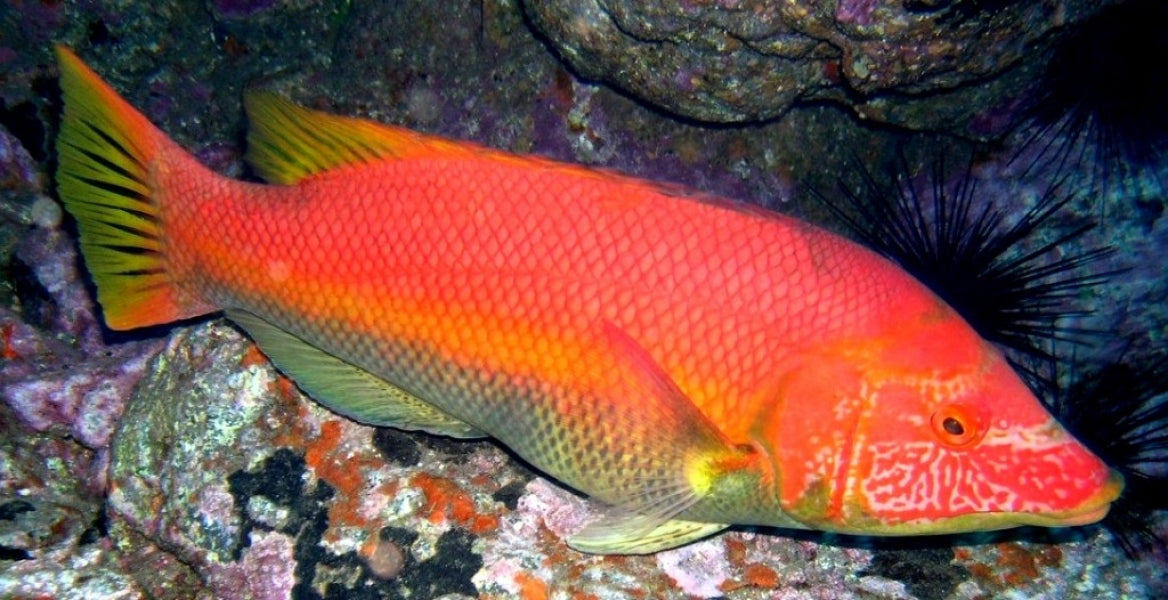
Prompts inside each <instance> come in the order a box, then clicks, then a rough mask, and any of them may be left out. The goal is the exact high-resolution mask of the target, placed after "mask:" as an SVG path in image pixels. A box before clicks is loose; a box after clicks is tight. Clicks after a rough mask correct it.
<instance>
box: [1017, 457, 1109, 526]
mask: <svg viewBox="0 0 1168 600" xmlns="http://www.w3.org/2000/svg"><path fill="white" fill-rule="evenodd" d="M1123 486H1124V481H1123V475H1121V474H1120V473H1119V472H1118V471H1115V470H1114V469H1113V470H1111V471H1110V472H1109V473H1108V475H1107V480H1106V481H1104V483H1103V485H1102V486H1100V488H1099V490H1098V491H1097V492H1095V493H1094V494H1092V495H1091V496H1090V497H1089V498H1087V499H1086V500H1085V501H1083V502H1082V503H1080V504H1079V505H1078V506H1076V507H1074V508H1072V509H1069V510H1063V511H1056V512H1048V513H1041V514H1039V513H1018V514H1015V515H1012V516H1013V520H1015V521H1016V524H1017V525H1036V526H1039V527H1074V526H1077V525H1090V524H1091V523H1096V522H1098V521H1100V520H1102V519H1103V517H1106V516H1107V512H1108V511H1109V510H1110V509H1111V503H1112V502H1115V500H1116V499H1117V498H1119V495H1120V493H1122V492H1123Z"/></svg>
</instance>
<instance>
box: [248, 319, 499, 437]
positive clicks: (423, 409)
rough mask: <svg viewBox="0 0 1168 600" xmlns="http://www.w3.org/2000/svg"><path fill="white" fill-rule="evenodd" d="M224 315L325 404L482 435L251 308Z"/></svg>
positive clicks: (360, 417) (354, 415) (370, 417)
mask: <svg viewBox="0 0 1168 600" xmlns="http://www.w3.org/2000/svg"><path fill="white" fill-rule="evenodd" d="M227 317H228V318H229V319H231V320H232V321H234V322H235V323H237V324H238V325H239V326H240V327H242V328H243V329H244V331H246V332H247V334H248V335H249V336H250V337H251V338H252V339H253V340H255V342H256V344H257V345H259V347H260V350H263V352H264V354H266V355H267V356H268V358H269V359H271V361H272V363H274V364H275V365H276V367H277V368H279V369H280V370H281V371H283V372H284V373H285V374H287V375H288V376H289V377H291V378H292V380H293V381H295V382H296V385H298V386H300V388H301V389H303V390H304V391H305V392H306V393H308V395H309V396H312V398H313V399H314V400H316V401H317V402H320V403H321V404H323V405H324V406H326V407H328V408H329V409H330V410H333V411H336V412H338V413H340V414H342V415H345V416H346V417H349V418H351V419H354V420H357V421H361V422H362V423H368V424H370V425H377V426H385V427H395V428H397V429H405V430H411V431H414V430H421V431H426V432H429V433H434V434H438V435H446V436H450V437H455V438H478V437H486V436H485V435H484V434H483V433H482V432H480V431H478V430H477V429H475V428H474V427H471V426H470V425H468V424H466V423H464V422H462V421H460V420H458V419H456V418H454V417H452V416H450V415H448V414H446V413H445V412H443V411H441V410H439V409H437V408H435V407H434V406H433V405H432V404H430V403H428V402H426V401H424V400H421V399H419V398H417V397H415V396H413V395H412V394H410V393H409V392H408V391H406V390H404V389H402V388H400V387H398V386H396V385H394V384H392V383H390V382H388V381H386V380H384V379H382V378H380V377H377V376H376V375H374V374H372V373H370V372H369V371H366V370H364V369H361V368H360V367H357V366H355V365H353V364H350V363H348V362H346V361H344V360H341V359H339V358H337V357H335V356H333V355H331V354H329V353H327V352H325V351H323V350H321V349H319V348H317V347H316V346H313V345H312V344H309V343H308V342H306V341H304V340H302V339H300V338H299V337H296V336H295V335H292V334H290V333H288V332H287V331H284V330H283V329H280V328H279V327H277V326H275V325H273V324H271V323H269V322H268V321H266V320H264V319H263V318H261V317H258V316H256V315H255V314H252V313H250V312H246V311H240V310H229V311H227Z"/></svg>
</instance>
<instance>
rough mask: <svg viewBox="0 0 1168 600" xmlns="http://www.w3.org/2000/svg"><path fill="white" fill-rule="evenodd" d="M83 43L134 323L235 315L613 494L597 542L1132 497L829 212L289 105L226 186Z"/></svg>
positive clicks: (464, 429)
mask: <svg viewBox="0 0 1168 600" xmlns="http://www.w3.org/2000/svg"><path fill="white" fill-rule="evenodd" d="M58 56H59V60H60V66H61V88H62V90H63V93H64V102H65V110H64V116H63V119H62V125H61V133H60V137H59V139H58V142H57V148H58V153H59V163H60V166H59V170H58V172H57V182H58V189H59V191H60V195H61V198H62V200H63V201H64V203H65V206H66V208H67V209H68V210H69V212H70V213H72V215H73V216H74V217H75V218H76V220H77V225H78V230H79V232H80V245H81V250H82V253H83V255H84V257H85V262H86V264H87V266H88V269H89V271H90V273H91V274H92V276H93V280H94V282H95V284H96V287H97V292H98V299H99V301H100V303H101V306H102V309H103V313H104V317H105V320H106V323H107V324H108V325H109V326H110V327H112V328H114V329H130V328H135V327H142V326H146V325H156V324H162V323H168V322H171V321H175V320H178V319H184V318H190V317H195V316H199V315H205V314H209V313H214V312H218V311H223V312H224V313H225V314H226V316H227V317H228V318H229V319H231V320H232V321H234V322H235V323H236V324H238V325H239V326H240V327H242V328H243V329H244V330H245V331H246V332H247V333H248V334H249V335H250V336H251V337H252V338H253V339H254V340H255V341H256V342H257V343H258V344H259V346H260V348H261V349H262V350H263V351H264V352H265V353H266V354H267V355H268V356H269V357H270V358H271V360H272V362H273V363H274V364H275V365H276V366H277V367H278V368H279V369H281V370H282V371H284V372H285V373H286V374H287V375H289V376H290V377H291V378H292V379H293V380H295V381H296V382H297V383H298V384H299V385H300V386H301V387H302V388H303V389H304V390H305V391H306V392H307V393H308V394H309V395H310V396H312V397H313V398H315V399H316V400H318V401H319V402H321V403H322V404H324V405H325V406H328V407H329V408H331V409H333V410H335V411H337V412H339V413H341V414H344V415H347V416H349V417H352V418H354V419H356V420H359V421H363V422H366V423H370V424H374V425H381V426H390V427H397V428H401V429H409V430H424V431H428V432H431V433H435V434H441V435H448V436H453V437H462V438H470V437H485V436H490V437H494V438H497V439H499V440H500V441H501V442H502V443H504V444H506V445H507V446H508V447H509V448H511V449H512V450H514V451H515V452H516V453H517V454H518V455H520V456H522V457H523V458H524V459H526V460H528V461H529V462H530V463H531V464H532V465H534V466H535V467H537V468H539V469H541V470H543V471H544V472H546V473H547V474H549V475H551V476H552V477H555V478H556V479H558V480H559V481H560V482H562V483H564V484H566V485H568V486H571V487H573V488H575V489H577V490H580V491H582V492H584V493H586V494H588V495H589V496H592V497H594V498H597V499H599V500H600V501H603V502H605V503H607V504H609V505H612V507H613V511H612V513H611V514H610V515H609V516H607V517H605V518H603V519H601V520H599V521H598V522H596V523H594V524H591V525H589V526H588V527H586V528H585V529H584V530H583V531H582V532H580V533H579V534H577V535H575V536H574V537H573V538H571V539H570V540H569V544H571V545H572V546H573V547H576V548H578V549H581V550H585V551H590V552H611V553H636V552H652V551H656V550H660V549H663V548H669V547H673V546H677V545H680V544H684V543H687V542H689V541H692V540H695V539H698V538H700V537H703V536H706V535H710V534H712V533H714V532H717V531H719V530H721V529H723V528H725V527H728V526H730V525H732V524H751V525H770V526H778V527H789V528H809V529H818V530H826V531H836V532H843V533H857V534H874V535H913V534H928V533H944V532H962V531H974V530H987V529H997V528H1003V527H1012V526H1016V525H1027V524H1030V525H1046V526H1065V525H1078V524H1085V523H1091V522H1094V521H1097V520H1099V519H1100V518H1102V517H1103V516H1104V514H1105V513H1106V512H1107V510H1108V507H1109V505H1110V503H1111V502H1112V501H1113V500H1114V499H1115V498H1116V497H1117V496H1118V494H1119V492H1120V489H1121V488H1122V479H1121V478H1120V477H1119V476H1118V475H1117V474H1115V473H1114V472H1112V471H1111V470H1110V469H1108V467H1107V466H1106V465H1104V464H1103V463H1102V462H1101V461H1100V460H1099V459H1098V458H1096V457H1095V456H1094V455H1092V454H1091V453H1090V452H1089V451H1088V450H1087V449H1085V448H1084V447H1083V446H1082V445H1080V444H1079V443H1078V442H1077V441H1076V440H1075V439H1073V438H1072V437H1071V436H1070V435H1069V434H1068V433H1067V432H1066V431H1065V430H1064V429H1063V428H1062V427H1060V426H1059V424H1058V423H1057V422H1056V421H1055V420H1054V419H1052V417H1051V416H1050V415H1049V414H1048V413H1047V412H1046V411H1045V410H1044V409H1043V408H1042V406H1041V405H1040V403H1039V402H1038V401H1037V400H1036V399H1035V397H1034V396H1033V395H1032V394H1031V392H1030V391H1029V390H1028V389H1027V387H1026V386H1025V385H1024V384H1023V383H1022V382H1021V381H1020V380H1019V378H1018V377H1017V375H1015V373H1014V372H1012V371H1011V369H1010V368H1009V366H1008V365H1007V363H1006V361H1005V360H1004V359H1003V357H1002V355H1001V354H1000V353H999V352H998V351H997V350H996V349H994V348H993V347H992V346H990V345H989V344H988V343H986V342H985V341H983V340H982V339H980V338H979V337H978V336H977V335H976V334H975V333H974V332H973V331H972V330H971V328H970V327H969V326H968V325H967V324H966V323H965V322H964V321H963V320H962V319H961V318H960V317H959V316H958V315H957V314H955V313H954V312H953V310H951V309H950V308H949V307H948V306H947V305H945V303H944V302H942V301H941V300H939V299H938V298H937V297H936V296H935V295H933V294H932V293H931V292H930V291H929V290H928V289H927V288H926V287H925V286H923V285H921V284H920V283H918V282H917V281H915V280H914V279H912V278H911V277H910V276H909V275H907V274H906V273H904V272H903V271H902V270H901V269H899V268H898V267H896V266H894V265H893V264H892V263H890V262H888V261H887V260H885V259H883V258H881V257H880V256H878V255H876V254H875V253H873V252H871V251H869V250H867V249H865V248H863V247H861V246H859V245H857V244H855V243H853V242H850V241H848V240H846V239H844V238H842V237H839V236H837V235H834V234H832V233H830V232H827V231H824V230H822V229H819V228H817V227H815V226H812V225H810V224H807V223H804V222H801V221H798V220H795V219H792V218H788V217H784V216H782V215H779V214H774V213H770V212H766V211H763V210H761V209H758V208H754V207H750V206H747V205H744V204H737V203H734V202H731V201H727V200H722V199H717V198H712V197H709V196H706V195H703V194H700V193H696V192H692V191H687V190H684V189H680V188H678V187H674V186H668V185H662V184H658V183H652V182H648V181H642V180H639V179H633V178H630V177H625V176H621V175H618V174H615V173H611V172H606V171H598V170H593V169H588V168H585V167H581V166H575V165H568V164H561V163H557V162H553V161H550V160H547V159H543V158H537V157H530V156H516V155H512V154H507V153H504V152H500V151H496V150H491V149H487V148H483V147H479V146H476V145H473V144H469V143H464V142H457V141H450V140H444V139H439V138H435V137H429V136H425V135H422V134H419V133H416V132H413V131H409V130H406V129H401V128H396V127H391V126H387V125H382V124H378V123H374V122H370V121H364V120H358V119H350V118H343V117H338V116H331V115H326V114H322V113H317V112H313V111H309V110H306V109H304V108H300V107H297V106H295V105H293V104H290V103H288V102H286V101H283V100H281V99H279V98H277V97H275V96H273V95H271V94H266V93H255V94H251V95H249V96H248V97H247V98H246V106H247V111H248V116H249V119H250V120H251V123H252V128H251V133H250V135H249V137H248V160H249V161H250V162H251V164H252V165H253V166H254V167H255V169H256V171H257V172H258V173H260V174H261V175H262V176H263V177H264V178H265V179H267V180H268V181H269V182H271V184H270V185H259V184H253V183H245V182H239V181H233V180H230V179H227V178H224V177H221V176H218V175H216V174H214V173H212V172H211V171H209V170H208V169H206V168H204V167H202V166H201V165H200V164H199V163H198V162H196V161H195V160H194V159H193V158H192V157H191V156H190V155H189V154H188V153H186V152H185V151H184V150H183V149H181V148H180V147H179V146H178V145H176V144H175V143H174V142H173V141H171V140H170V139H169V138H168V137H167V136H166V135H165V134H164V133H162V132H161V131H160V130H159V129H157V128H156V127H154V126H153V125H151V124H150V123H149V122H148V121H147V120H146V119H145V118H144V117H143V116H142V115H141V114H139V113H138V112H137V111H135V110H134V109H133V108H132V107H131V106H130V105H129V104H127V103H126V102H125V101H124V100H122V99H121V98H120V97H118V95H117V93H116V92H114V91H113V90H112V89H111V88H110V87H109V86H107V85H106V84H105V83H104V82H102V81H101V79H100V78H99V77H98V76H97V75H95V74H94V73H93V72H92V71H90V70H89V69H88V68H87V67H86V66H85V65H84V64H83V63H82V62H81V61H80V59H78V58H77V57H76V56H75V55H73V54H72V53H71V52H69V51H68V50H65V49H58Z"/></svg>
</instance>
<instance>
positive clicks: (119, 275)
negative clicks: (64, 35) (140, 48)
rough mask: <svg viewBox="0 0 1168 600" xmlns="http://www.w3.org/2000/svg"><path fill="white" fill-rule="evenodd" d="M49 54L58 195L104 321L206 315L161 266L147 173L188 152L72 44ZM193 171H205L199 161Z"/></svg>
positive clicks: (118, 325)
mask: <svg viewBox="0 0 1168 600" xmlns="http://www.w3.org/2000/svg"><path fill="white" fill-rule="evenodd" d="M57 60H58V64H59V65H60V72H61V74H60V81H61V93H62V98H63V102H64V113H63V115H62V117H61V130H60V134H59V136H58V138H57V157H58V167H57V177H56V180H57V192H58V194H59V195H60V197H61V200H62V201H63V202H64V204H65V208H66V209H67V210H68V211H69V213H70V214H72V215H73V217H74V219H76V221H77V229H78V233H79V234H80V247H81V254H82V256H84V258H85V264H86V266H87V267H88V269H89V273H90V274H91V276H92V277H93V282H94V285H95V287H96V288H97V299H98V302H99V303H100V304H101V306H102V311H103V313H104V315H105V321H106V324H107V325H108V326H109V327H110V328H111V329H118V330H121V329H133V328H136V327H145V326H148V325H158V324H162V323H169V322H171V321H176V320H179V319H183V318H188V317H193V316H198V315H200V314H204V313H207V312H210V311H211V310H213V309H212V308H211V307H208V306H205V305H203V304H201V303H200V302H198V301H197V300H192V299H185V300H184V298H183V294H182V293H181V291H180V289H179V287H178V285H177V282H176V281H175V278H174V276H173V275H172V273H170V272H168V269H167V260H166V249H165V244H164V243H163V241H164V240H163V231H162V229H163V228H162V224H161V221H160V219H159V196H160V194H159V189H158V186H157V185H156V181H155V180H156V177H155V175H154V174H155V173H157V172H158V170H159V168H160V167H165V166H175V165H163V164H161V163H163V162H165V161H166V160H167V158H166V157H167V156H170V157H172V158H171V159H170V160H174V158H173V157H174V156H181V157H188V156H187V155H186V154H185V153H181V152H173V151H170V150H171V149H172V148H174V149H177V146H176V145H174V143H173V142H171V141H170V140H169V139H168V138H167V137H166V134H165V133H163V132H162V131H161V130H159V129H158V128H157V127H155V126H154V125H153V124H152V123H150V122H149V121H148V120H147V119H146V117H145V116H143V115H142V114H141V113H139V112H138V111H137V110H135V109H134V108H133V107H132V106H130V104H129V103H128V102H126V101H125V100H124V99H122V98H121V97H120V96H119V95H118V94H117V92H115V91H114V90H113V88H111V87H110V86H109V85H108V84H107V83H105V82H104V81H102V79H101V77H99V76H98V75H97V74H96V73H94V72H93V71H92V70H91V69H90V68H89V67H87V66H86V65H85V63H83V62H82V61H81V59H80V58H78V57H77V55H75V54H74V53H73V52H72V51H70V50H69V49H67V48H64V47H62V46H57ZM188 158H189V157H188ZM189 162H190V163H191V165H197V161H195V160H194V159H193V158H191V159H190V160H189ZM181 167H182V168H188V165H185V164H184V165H181ZM193 168H196V169H199V170H200V171H205V172H206V174H207V175H213V173H212V172H211V171H210V170H208V169H205V168H204V167H202V166H201V165H199V166H196V167H193ZM200 174H201V173H198V172H193V173H192V175H193V176H199V175H200Z"/></svg>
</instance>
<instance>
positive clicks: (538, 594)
mask: <svg viewBox="0 0 1168 600" xmlns="http://www.w3.org/2000/svg"><path fill="white" fill-rule="evenodd" d="M515 583H518V584H519V597H520V598H523V600H548V584H547V582H545V581H544V580H542V579H540V578H538V577H536V576H535V575H531V574H528V573H522V572H521V573H518V574H516V575H515Z"/></svg>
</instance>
